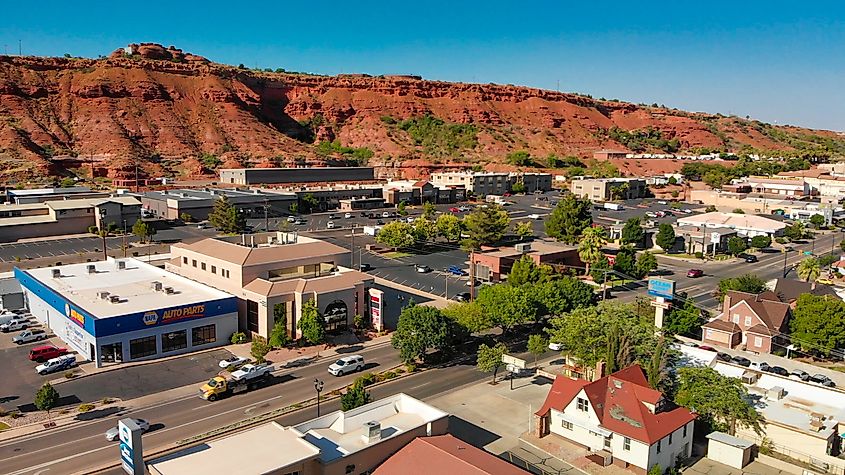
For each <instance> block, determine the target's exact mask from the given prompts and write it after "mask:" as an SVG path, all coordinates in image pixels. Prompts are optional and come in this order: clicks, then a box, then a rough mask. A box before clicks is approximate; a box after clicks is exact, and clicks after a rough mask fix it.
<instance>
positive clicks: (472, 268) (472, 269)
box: [446, 247, 475, 302]
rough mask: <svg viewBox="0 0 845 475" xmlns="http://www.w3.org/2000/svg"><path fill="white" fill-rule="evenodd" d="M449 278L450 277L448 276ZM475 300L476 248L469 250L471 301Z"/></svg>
mask: <svg viewBox="0 0 845 475" xmlns="http://www.w3.org/2000/svg"><path fill="white" fill-rule="evenodd" d="M446 278H447V279H448V277H446ZM473 300H475V248H474V247H473V248H472V249H470V251H469V301H470V302H472V301H473Z"/></svg>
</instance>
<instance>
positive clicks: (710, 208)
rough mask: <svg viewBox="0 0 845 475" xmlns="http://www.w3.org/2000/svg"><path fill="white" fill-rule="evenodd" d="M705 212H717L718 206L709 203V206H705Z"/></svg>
mask: <svg viewBox="0 0 845 475" xmlns="http://www.w3.org/2000/svg"><path fill="white" fill-rule="evenodd" d="M704 212H705V213H715V212H716V207H715V206H713V205H707V207H706V208H704Z"/></svg>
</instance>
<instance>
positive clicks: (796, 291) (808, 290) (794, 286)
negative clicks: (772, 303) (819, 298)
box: [774, 261, 845, 303]
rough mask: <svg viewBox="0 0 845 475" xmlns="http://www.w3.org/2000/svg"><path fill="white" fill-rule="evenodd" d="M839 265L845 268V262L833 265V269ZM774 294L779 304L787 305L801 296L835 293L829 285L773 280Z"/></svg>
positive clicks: (792, 280) (791, 280)
mask: <svg viewBox="0 0 845 475" xmlns="http://www.w3.org/2000/svg"><path fill="white" fill-rule="evenodd" d="M840 263H841V264H840ZM839 265H843V266H845V261H839V263H834V267H838V266H839ZM774 293H775V295H777V296H778V298H779V299H780V301H781V302H787V303H789V302H793V301H795V300H798V297H800V296H801V294H812V295H836V292H835V291H834V290H833V289H832V288H831V287H830V286H829V285H824V284H819V283H815V284H814V283H813V282H804V281H803V280H794V279H775V285H774Z"/></svg>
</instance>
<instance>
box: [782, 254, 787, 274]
mask: <svg viewBox="0 0 845 475" xmlns="http://www.w3.org/2000/svg"><path fill="white" fill-rule="evenodd" d="M786 254H787V250H786V249H784V250H783V278H784V279H785V278H786Z"/></svg>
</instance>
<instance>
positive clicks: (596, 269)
mask: <svg viewBox="0 0 845 475" xmlns="http://www.w3.org/2000/svg"><path fill="white" fill-rule="evenodd" d="M611 269H612V268H611V266H610V261H609V260H608V259H607V256H605V255H604V254H602V255H601V258H599V260H598V261H596V262H594V263H593V265H592V266H591V268H590V277H592V278H593V281H594V282H604V280H605V276H606V275H607V273H608V271H610V270H611Z"/></svg>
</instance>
